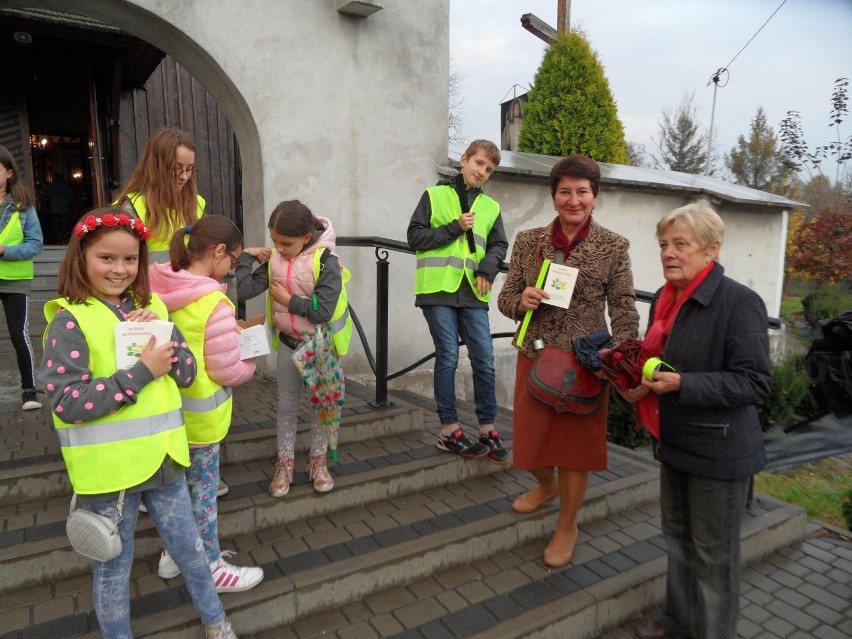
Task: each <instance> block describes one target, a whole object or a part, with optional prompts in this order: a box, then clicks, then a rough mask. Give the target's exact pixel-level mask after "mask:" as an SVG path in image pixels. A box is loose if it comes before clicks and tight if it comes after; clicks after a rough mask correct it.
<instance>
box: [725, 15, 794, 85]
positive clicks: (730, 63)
mask: <svg viewBox="0 0 852 639" xmlns="http://www.w3.org/2000/svg"><path fill="white" fill-rule="evenodd" d="M785 4H787V0H784V1H783V2H782V3H781V4H779V5H778V8H777V9H775V11H773V12H772V15H771V16H769V17H768V18H767V19H766V22H764V23H763V25H762V26H761V27H760V29H758V30H757V32H756V33H755V34H754V35H753V36H751V38H750V39H749V41H748V42H746V43H745V46H744V47H743V48H742V49H740V50H739V51H738V52H737V55H735V56H734V57H733V58H732V59H731V61H730V62H728V64H727V65H725V66H724V67H722V68H723V69H727V68H728V67H730V66H731V65H732V64H733V63H734V60H736V59H737V58H738V57H739V56H740V53H742V52H743V51H745V50H746V47H747V46H748V45H750V44H751V41H752V40H754V39H755V38H756V37H757V34H758V33H760V32H761V31H763V27H765V26H766V25H767V24H769V21H770V20H772V18H774V17H775V14H776V13H778V12H779V11H780V10H781V7H783V6H784V5H785Z"/></svg>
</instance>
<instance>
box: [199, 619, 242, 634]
mask: <svg viewBox="0 0 852 639" xmlns="http://www.w3.org/2000/svg"><path fill="white" fill-rule="evenodd" d="M204 636H205V638H206V639H238V637H237V635H236V633H234V630H233V628H231V622H230V621H228V619H227V617H226V618H225V619H223V620H222V621H221V622H220V623H217V624H216V625H215V626H207V628H205V633H204Z"/></svg>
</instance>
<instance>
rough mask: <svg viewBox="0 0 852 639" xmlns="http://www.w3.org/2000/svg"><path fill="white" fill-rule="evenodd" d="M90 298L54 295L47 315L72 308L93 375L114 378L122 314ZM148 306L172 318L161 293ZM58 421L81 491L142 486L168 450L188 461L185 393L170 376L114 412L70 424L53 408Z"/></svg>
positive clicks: (179, 459) (67, 458) (181, 461)
mask: <svg viewBox="0 0 852 639" xmlns="http://www.w3.org/2000/svg"><path fill="white" fill-rule="evenodd" d="M87 302H88V306H87V305H86V304H72V303H71V302H69V301H68V300H66V299H63V298H59V299H55V300H51V301H49V302H47V303H46V304H45V306H44V314H45V317H46V318H47V321H48V322H52V321H53V319H54V317H56V313H57V312H58V311H59V309H60V307H61V308H65V309H67V310H68V311H69V312H70V313H71V315H73V316H74V318H75V319H76V320H77V323H78V324H79V326H80V329H81V330H82V331H83V335H84V336H85V337H86V342H87V343H88V344H89V345H90V348H89V368H90V369H91V371H92V377H93V378H94V379H97V378H98V377H110V376H112V375H114V374H115V372H116V370H117V367H116V361H115V338H114V334H115V333H114V328H115V324H117V323H118V321H119V319H118V317H116V316H115V314H114V313H113V312H112V311H111V310H110V309H109V308H107V307H106V306H105V305H104V304H102V303H101V302H100V301H98V300H96V299H94V298H91V297H90V298H89V299H88V300H87ZM148 308H149V309H150V310H152V311H154V312H155V313H156V314H157V315H158V316H159V317H160V319H163V320H166V319H168V311H167V310H166V306H165V304H163V302H162V301H161V300H160V298H158V297H157V296H155V295H152V296H151V304H150V305H149V306H148ZM45 333H46V331H45ZM95 345H97V347H94V348H93V346H95ZM53 426H54V428H55V429H56V434H57V436H58V437H59V445H60V446H61V449H62V457H63V459H64V460H65V466H66V468H67V469H68V476H69V478H70V479H71V485H72V486H73V487H74V491H75V492H77V493H79V494H81V495H97V494H102V493H110V492H115V491H118V490H122V489H124V488H131V487H133V486H138V485H139V484H141V483H142V482H144V481H145V480H147V479H149V478H150V477H151V476H153V475H154V473H156V472H157V470H158V469H159V468H160V466H161V465H162V463H163V459H164V458H165V456H166V455H168V456H169V457H171V458H172V459H174V460H175V461H176V462H177V463H179V464H180V465H182V466H189V447H188V444H187V441H186V430H185V429H184V427H183V415H182V414H181V401H180V393H179V392H178V388H177V384H175V382H174V380H173V379H172V378H171V377H169V376H167V375H166V376H163V377H162V378H160V379H159V380H155V381H152V382H151V383H149V384H147V385H146V386H145V387H144V388H143V389H142V390H140V391H139V394H138V395H137V397H136V403H135V404H124V405H123V406H122V407H121V408H120V409H119V410H118V411H117V412H115V413H113V414H112V415H106V416H104V417H100V418H98V419H93V420H92V421H88V422H83V423H81V424H67V423H65V422H63V421H62V420H61V419H60V418H59V417H58V416H57V414H56V412H54V413H53Z"/></svg>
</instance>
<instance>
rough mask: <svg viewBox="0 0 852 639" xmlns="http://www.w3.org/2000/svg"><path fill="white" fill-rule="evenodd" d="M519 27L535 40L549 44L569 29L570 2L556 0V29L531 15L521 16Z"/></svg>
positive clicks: (569, 0) (568, 0)
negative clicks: (530, 34)
mask: <svg viewBox="0 0 852 639" xmlns="http://www.w3.org/2000/svg"><path fill="white" fill-rule="evenodd" d="M521 25H522V26H523V27H524V29H526V30H527V31H529V32H530V33H532V34H533V35H534V36H535V37H536V38H540V39H541V40H544V41H545V42H546V43H547V44H550V43H551V42H553V39H554V38H555V37H556V36H557V35H558V34H562V33H565V32H566V31H568V30H570V29H571V0H557V5H556V29H554V28H553V27H551V26H550V25H549V24H547V23H546V22H545V21H544V20H542V19H541V18H539V17H538V16H536V15H534V14H532V13H525V14H524V15H522V16H521Z"/></svg>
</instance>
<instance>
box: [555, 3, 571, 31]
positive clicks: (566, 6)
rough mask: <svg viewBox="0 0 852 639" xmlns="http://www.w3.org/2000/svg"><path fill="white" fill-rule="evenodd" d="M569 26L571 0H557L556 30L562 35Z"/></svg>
mask: <svg viewBox="0 0 852 639" xmlns="http://www.w3.org/2000/svg"><path fill="white" fill-rule="evenodd" d="M570 28H571V0H558V4H557V5H556V32H557V33H559V35H562V34H563V33H565V32H566V31H568V30H569V29H570Z"/></svg>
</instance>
